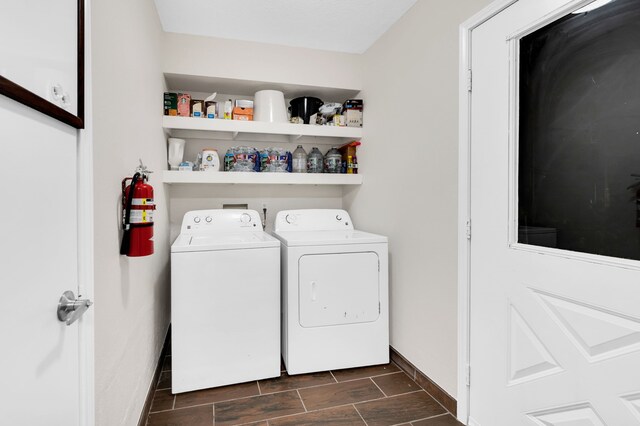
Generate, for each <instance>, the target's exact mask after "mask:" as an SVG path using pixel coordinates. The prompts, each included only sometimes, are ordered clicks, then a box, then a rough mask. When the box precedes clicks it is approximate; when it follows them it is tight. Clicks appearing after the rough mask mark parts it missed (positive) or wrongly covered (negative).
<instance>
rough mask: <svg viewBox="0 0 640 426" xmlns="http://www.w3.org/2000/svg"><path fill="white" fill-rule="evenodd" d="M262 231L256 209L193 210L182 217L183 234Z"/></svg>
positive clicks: (181, 230) (181, 231)
mask: <svg viewBox="0 0 640 426" xmlns="http://www.w3.org/2000/svg"><path fill="white" fill-rule="evenodd" d="M239 230H247V231H256V230H259V231H262V222H261V221H260V214H259V213H258V212H257V211H255V210H222V209H214V210H193V211H190V212H187V213H185V215H184V218H183V219H182V227H181V229H180V233H181V234H199V233H206V232H209V231H215V232H224V231H239Z"/></svg>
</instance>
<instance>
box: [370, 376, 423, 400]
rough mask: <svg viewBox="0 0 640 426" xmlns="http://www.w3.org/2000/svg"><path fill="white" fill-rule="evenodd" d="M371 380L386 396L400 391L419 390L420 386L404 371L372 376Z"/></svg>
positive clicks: (398, 393) (397, 393)
mask: <svg viewBox="0 0 640 426" xmlns="http://www.w3.org/2000/svg"><path fill="white" fill-rule="evenodd" d="M371 380H373V381H374V382H376V385H378V387H379V388H380V389H382V392H384V394H385V395H387V396H393V395H400V394H401V393H409V392H415V391H418V390H420V386H418V384H417V383H416V382H414V381H413V380H411V378H410V377H409V376H407V375H406V374H405V373H404V372H402V371H401V372H399V373H393V374H386V375H384V376H378V377H372V378H371Z"/></svg>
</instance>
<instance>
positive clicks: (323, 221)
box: [275, 209, 353, 232]
mask: <svg viewBox="0 0 640 426" xmlns="http://www.w3.org/2000/svg"><path fill="white" fill-rule="evenodd" d="M349 230H353V223H352V222H351V217H350V216H349V213H347V212H346V210H340V209H305V210H282V211H281V212H278V214H277V215H276V222H275V231H276V232H279V231H349Z"/></svg>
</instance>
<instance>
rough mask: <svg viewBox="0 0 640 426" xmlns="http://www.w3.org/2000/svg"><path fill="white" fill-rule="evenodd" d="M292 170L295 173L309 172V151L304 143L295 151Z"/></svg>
mask: <svg viewBox="0 0 640 426" xmlns="http://www.w3.org/2000/svg"><path fill="white" fill-rule="evenodd" d="M291 171H292V172H293V173H307V152H306V151H305V150H304V148H303V147H302V145H298V147H297V148H296V150H295V151H293V158H292V163H291Z"/></svg>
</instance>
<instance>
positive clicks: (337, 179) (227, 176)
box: [162, 170, 362, 185]
mask: <svg viewBox="0 0 640 426" xmlns="http://www.w3.org/2000/svg"><path fill="white" fill-rule="evenodd" d="M162 182H164V183H168V184H172V183H209V184H247V185H361V184H362V175H348V174H324V173H321V174H316V173H242V172H236V173H234V172H180V171H175V170H165V171H164V172H163V173H162Z"/></svg>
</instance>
